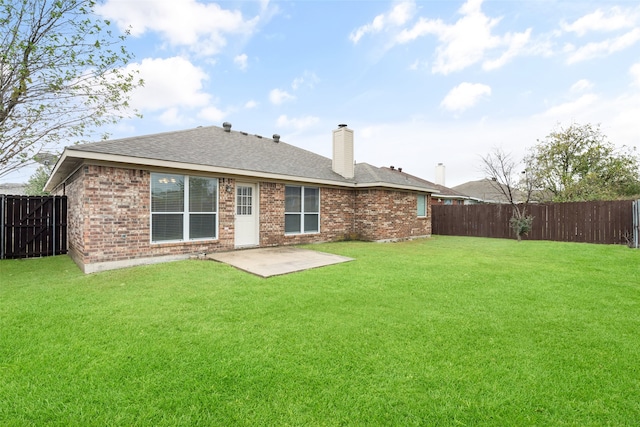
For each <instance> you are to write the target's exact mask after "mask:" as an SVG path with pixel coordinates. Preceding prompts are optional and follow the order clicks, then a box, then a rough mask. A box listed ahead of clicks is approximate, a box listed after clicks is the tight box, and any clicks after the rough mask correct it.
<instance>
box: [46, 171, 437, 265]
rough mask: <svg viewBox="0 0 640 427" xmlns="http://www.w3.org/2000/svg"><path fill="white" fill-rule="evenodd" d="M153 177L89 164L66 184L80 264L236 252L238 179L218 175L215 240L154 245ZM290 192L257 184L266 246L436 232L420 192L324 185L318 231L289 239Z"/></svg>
mask: <svg viewBox="0 0 640 427" xmlns="http://www.w3.org/2000/svg"><path fill="white" fill-rule="evenodd" d="M150 179H151V173H150V171H147V170H139V169H123V168H116V167H108V166H99V165H85V166H83V167H81V168H80V169H79V170H78V171H77V172H76V173H75V174H74V175H73V176H72V177H71V178H70V179H69V180H68V181H67V182H66V184H65V186H64V192H65V194H66V195H67V197H68V200H69V202H68V205H69V215H68V230H69V231H68V233H69V236H68V237H69V252H70V254H71V256H72V257H73V259H74V260H75V261H76V262H77V263H78V264H81V265H82V264H92V263H98V262H110V261H125V260H131V259H136V258H148V257H156V256H163V255H184V254H198V253H210V252H216V251H224V250H231V249H233V248H234V220H235V180H234V179H232V178H219V196H218V197H219V199H218V239H217V240H214V241H195V242H175V243H160V244H157V243H153V244H152V243H151V236H150V232H151V231H150V198H151V197H150ZM227 187H228V189H229V190H230V191H227ZM284 189H285V184H284V183H279V182H261V183H260V184H259V196H260V206H259V212H260V245H261V246H278V245H291V244H300V243H314V242H326V241H336V240H344V239H363V240H395V239H407V238H412V237H418V236H425V235H430V234H431V208H430V202H429V201H428V204H427V209H428V210H427V212H428V215H427V218H417V214H416V212H417V198H416V194H414V193H410V192H402V191H390V190H381V189H375V190H354V189H343V188H331V187H321V188H320V232H319V233H314V234H299V235H285V233H284V193H285V191H284ZM62 191H63V190H62V187H61V188H58V189H57V192H58V194H62Z"/></svg>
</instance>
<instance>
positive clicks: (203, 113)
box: [198, 107, 227, 123]
mask: <svg viewBox="0 0 640 427" xmlns="http://www.w3.org/2000/svg"><path fill="white" fill-rule="evenodd" d="M226 115H227V114H226V113H225V112H224V111H221V110H219V109H217V108H216V107H206V108H203V109H202V110H200V112H199V113H198V118H200V119H203V120H205V121H207V122H209V123H219V122H221V121H222V120H223V119H224V118H225V117H226Z"/></svg>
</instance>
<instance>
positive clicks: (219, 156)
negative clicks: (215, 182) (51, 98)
mask: <svg viewBox="0 0 640 427" xmlns="http://www.w3.org/2000/svg"><path fill="white" fill-rule="evenodd" d="M67 150H69V151H68V152H73V156H74V157H75V158H78V157H82V156H83V153H87V155H88V154H89V153H99V154H105V155H109V156H118V157H123V158H127V159H128V161H129V162H134V160H135V159H136V158H137V159H141V163H142V159H154V160H158V161H169V162H178V163H184V164H190V165H199V166H204V167H214V168H226V169H233V170H237V171H244V172H246V174H247V175H248V174H250V173H256V172H259V173H262V174H273V175H278V176H288V177H291V178H292V179H296V180H304V179H312V180H322V181H331V182H335V183H336V184H340V183H343V184H352V185H354V184H360V183H367V184H375V183H379V184H386V185H392V186H411V187H417V188H419V189H422V190H424V191H431V190H432V187H429V186H428V185H425V183H424V182H423V181H422V180H418V179H413V177H411V176H409V175H406V174H405V175H404V176H403V175H402V174H398V173H390V171H386V170H384V168H377V167H375V166H371V165H369V164H366V163H360V164H356V167H355V176H354V178H352V179H347V178H344V177H342V176H341V175H339V174H337V173H336V172H334V171H333V170H332V167H331V163H332V162H331V159H329V158H327V157H324V156H321V155H319V154H316V153H313V152H311V151H308V150H304V149H302V148H299V147H296V146H294V145H291V144H287V143H285V142H282V141H280V142H275V141H274V140H273V139H271V138H264V137H261V136H257V135H250V134H248V133H246V132H239V131H235V130H231V131H230V132H227V131H225V129H223V128H221V127H218V126H207V127H198V128H194V129H188V130H182V131H176V132H166V133H158V134H152V135H144V136H137V137H131V138H124V139H117V140H110V141H101V142H94V143H90V144H82V145H74V146H71V147H67ZM64 157H65V156H64V155H63V159H62V161H64V160H65V159H64ZM55 169H56V170H54V175H55V174H56V172H57V170H59V169H60V165H56V168H55ZM63 179H64V177H57V179H56V177H52V180H51V181H50V185H49V186H55V185H57V183H58V182H60V181H61V180H63Z"/></svg>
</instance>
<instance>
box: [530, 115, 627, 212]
mask: <svg viewBox="0 0 640 427" xmlns="http://www.w3.org/2000/svg"><path fill="white" fill-rule="evenodd" d="M527 161H528V163H529V165H530V170H531V171H532V172H533V173H534V174H535V176H536V178H537V180H538V183H539V186H540V187H542V188H543V189H544V190H546V191H547V192H548V193H550V196H551V199H553V201H557V202H566V201H586V200H605V199H619V198H624V197H630V196H634V195H638V194H640V176H639V174H638V170H639V169H638V157H637V155H636V153H635V152H634V151H633V150H630V149H629V148H627V147H622V148H620V149H618V148H616V147H615V146H614V145H613V144H612V143H611V142H609V141H608V140H607V137H606V136H605V135H604V134H602V132H601V130H600V127H599V126H593V125H591V124H586V125H578V124H572V125H570V126H569V127H567V128H559V129H557V130H554V131H553V132H551V133H550V134H549V135H548V136H547V137H546V138H545V139H544V140H543V141H538V144H537V145H536V146H535V147H533V149H532V150H531V152H530V154H529V156H528V157H527Z"/></svg>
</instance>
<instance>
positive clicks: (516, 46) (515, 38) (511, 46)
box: [482, 28, 531, 71]
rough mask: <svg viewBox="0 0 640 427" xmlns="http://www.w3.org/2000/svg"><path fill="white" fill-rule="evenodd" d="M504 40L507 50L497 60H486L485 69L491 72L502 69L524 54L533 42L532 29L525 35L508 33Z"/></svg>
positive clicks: (483, 65) (483, 66)
mask: <svg viewBox="0 0 640 427" xmlns="http://www.w3.org/2000/svg"><path fill="white" fill-rule="evenodd" d="M502 39H503V41H504V44H506V45H507V50H506V51H505V52H504V53H503V54H502V55H500V57H499V58H497V59H493V60H489V59H487V60H485V61H484V63H483V64H482V68H483V69H485V70H487V71H490V70H495V69H497V68H500V67H502V66H504V65H505V64H507V63H508V62H509V61H511V59H513V58H515V57H516V56H518V55H519V54H520V53H522V51H523V50H524V49H525V48H526V46H527V45H528V44H529V42H530V40H531V28H529V29H527V30H526V31H525V32H524V33H515V34H512V33H507V34H505V35H504V37H503V38H502Z"/></svg>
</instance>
